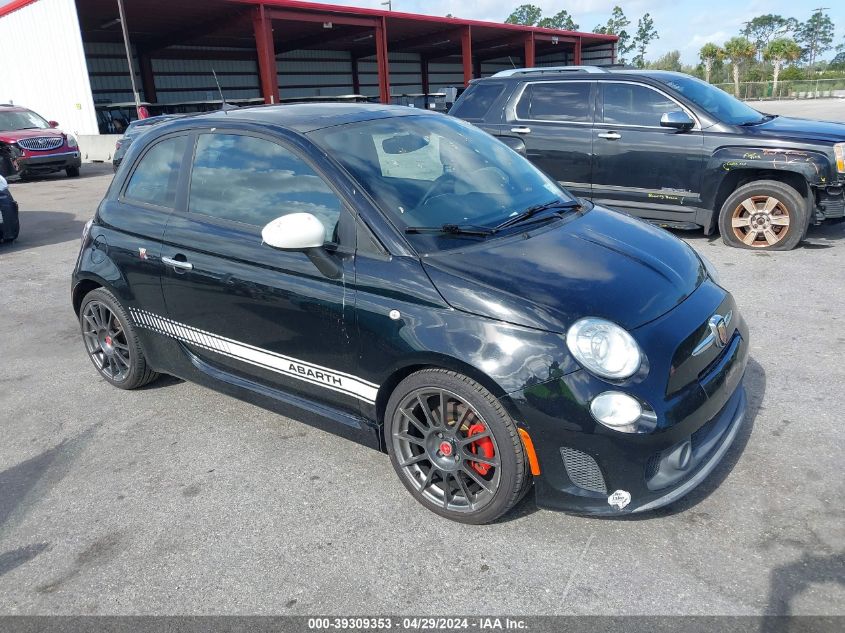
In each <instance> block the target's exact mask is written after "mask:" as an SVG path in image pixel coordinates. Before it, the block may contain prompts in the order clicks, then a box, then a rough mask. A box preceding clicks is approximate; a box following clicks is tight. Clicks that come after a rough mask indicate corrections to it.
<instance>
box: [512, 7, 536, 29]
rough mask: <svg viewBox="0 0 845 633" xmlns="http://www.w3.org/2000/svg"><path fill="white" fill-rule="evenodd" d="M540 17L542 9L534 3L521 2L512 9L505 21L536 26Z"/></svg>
mask: <svg viewBox="0 0 845 633" xmlns="http://www.w3.org/2000/svg"><path fill="white" fill-rule="evenodd" d="M541 17H543V10H542V9H541V8H540V7H538V6H537V5H536V4H521V5H519V6H518V7H517V8H516V9H514V10H513V13H511V14H510V15H509V16H508V18H507V20H505V23H506V24H524V25H526V26H536V25H537V22H539V21H540V18H541Z"/></svg>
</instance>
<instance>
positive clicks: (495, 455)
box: [385, 369, 530, 524]
mask: <svg viewBox="0 0 845 633" xmlns="http://www.w3.org/2000/svg"><path fill="white" fill-rule="evenodd" d="M385 440H386V443H387V449H388V453H389V454H390V460H391V462H392V463H393V467H394V469H395V470H396V472H397V473H398V475H399V478H400V479H401V480H402V483H403V484H404V485H405V487H406V488H407V489H408V490H409V491H410V493H411V494H412V495H413V496H414V497H415V498H416V499H417V500H418V501H419V502H420V503H422V504H423V505H424V506H426V507H427V508H428V509H430V510H432V511H433V512H436V513H437V514H439V515H441V516H444V517H447V518H449V519H453V520H455V521H460V522H462V523H476V524H479V523H489V522H491V521H494V520H495V519H497V518H498V517H500V516H501V515H503V514H504V513H505V512H507V511H508V510H510V509H511V508H512V507H513V506H514V504H515V503H516V502H517V501H519V499H520V498H521V497H522V495H523V494H524V492H525V491H526V490H527V488H528V485H529V483H530V478H529V475H528V469H527V463H526V456H525V451H524V448H523V446H522V440H521V439H520V436H519V433H518V431H517V427H516V425H515V424H514V422H513V420H512V419H511V417H510V415H508V413H507V412H506V411H505V409H504V408H503V407H502V405H501V403H500V402H499V401H498V400H497V399H496V398H495V397H494V396H493V395H492V394H491V393H490V392H489V391H488V390H487V389H485V388H484V387H483V386H481V385H480V384H478V383H477V382H475V381H474V380H472V379H470V378H468V377H466V376H463V375H461V374H458V373H455V372H451V371H446V370H443V369H425V370H422V371H419V372H417V373H415V374H411V375H410V376H408V377H407V378H405V380H403V381H402V382H401V383H399V385H398V386H397V387H396V389H395V390H394V392H393V394H392V395H391V397H390V401H389V402H388V405H387V409H386V412H385Z"/></svg>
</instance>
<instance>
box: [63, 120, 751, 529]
mask: <svg viewBox="0 0 845 633" xmlns="http://www.w3.org/2000/svg"><path fill="white" fill-rule="evenodd" d="M72 296H73V307H74V309H75V311H76V314H77V316H78V318H79V323H80V326H81V330H82V338H83V340H84V342H85V348H86V350H87V353H88V355H89V356H90V358H91V360H92V361H93V363H94V365H95V367H96V368H97V370H98V371H99V372H100V374H101V375H102V376H103V378H104V379H105V380H106V381H108V382H109V383H111V384H113V385H114V386H116V387H120V388H123V389H131V388H135V387H140V386H142V385H144V384H146V383H149V382H151V381H152V380H153V379H155V377H156V376H157V374H158V373H160V372H163V373H168V374H173V375H176V376H180V377H182V378H185V379H187V380H193V381H196V382H198V383H200V384H204V385H207V386H209V387H212V388H214V389H218V390H220V391H223V392H225V393H229V394H232V395H235V396H239V397H241V398H244V399H247V400H249V401H251V402H254V403H256V404H260V405H264V406H267V407H270V408H273V409H278V410H280V411H283V412H287V413H288V414H293V415H295V416H296V417H297V418H299V419H301V420H303V421H307V422H311V423H313V424H317V425H320V426H322V427H324V428H326V429H329V430H331V431H333V432H335V433H339V434H341V435H344V436H346V437H349V438H354V439H357V440H359V441H362V442H364V443H365V444H368V445H370V446H373V447H375V448H378V449H381V450H384V451H386V452H388V453H389V454H390V458H391V460H392V462H393V466H394V468H395V469H396V472H397V473H398V475H399V478H400V479H401V481H402V482H403V483H404V485H405V486H406V487H407V488H408V490H409V491H410V492H411V494H413V495H414V497H416V498H417V499H418V500H419V501H420V502H421V503H423V504H424V505H425V506H427V507H429V508H431V509H432V510H433V511H435V512H438V513H439V514H442V515H444V516H447V517H450V518H453V519H457V520H460V521H466V522H470V523H483V522H486V521H491V520H493V519H495V518H496V517H497V516H499V515H500V514H502V513H503V512H505V511H507V510H508V509H509V508H510V507H512V506H513V504H514V503H516V502H517V501H518V500H519V498H520V497H521V495H522V494H523V493H525V492H526V491H527V490H528V489H529V487H530V484H531V482H532V479H533V481H534V482H535V483H536V487H535V490H536V495H537V502H538V503H539V504H540V505H543V506H545V507H551V508H558V509H566V510H574V511H577V512H586V513H598V514H617V513H629V512H643V511H646V510H650V509H653V508H656V507H659V506H662V505H665V504H667V503H670V502H671V501H673V500H674V499H677V498H678V497H680V496H681V495H683V494H685V493H686V492H687V491H689V490H690V489H692V488H693V487H694V486H696V485H697V484H698V483H700V482H701V481H702V480H703V479H704V477H706V476H707V474H708V473H709V472H711V471H712V469H713V468H714V467H715V466H716V464H718V462H719V460H720V459H721V457H722V456H723V455H724V454H725V451H726V450H727V449H728V447H729V446H730V444H731V442H732V441H733V439H734V438H735V437H736V434H737V431H738V429H739V428H740V426H741V425H742V422H743V419H744V415H745V395H744V394H745V392H744V389H743V386H742V376H743V372H744V370H745V366H746V362H747V358H748V340H749V339H748V329H747V326H746V324H745V322H744V320H743V318H742V316H741V315H740V312H739V309H738V307H737V305H736V304H735V302H734V300H733V298H732V297H731V295H730V293H728V292H727V291H726V290H724V289H723V288H722V287H720V286H719V284H718V281H717V280H716V279H715V275H714V273H713V271H712V269H711V268H710V267H709V266H708V265H707V263H706V262H705V261H704V260H703V259H701V258H699V257H698V256H697V255H696V253H695V252H694V251H693V250H692V249H691V248H690V247H689V246H688V245H687V244H685V243H684V242H683V241H682V240H679V239H677V238H676V237H674V236H672V235H670V234H669V233H667V232H666V231H663V230H661V229H659V228H656V227H653V226H650V225H649V224H647V223H646V222H642V221H640V220H638V219H636V218H632V217H629V216H627V215H624V214H622V213H617V212H615V211H609V210H607V209H602V208H601V207H599V206H595V205H593V204H591V203H590V202H588V201H579V200H578V199H576V198H574V197H573V196H572V195H570V194H569V193H567V192H566V191H565V190H564V189H562V188H561V187H560V186H559V185H557V184H556V183H555V182H554V181H553V180H551V179H550V178H549V177H548V176H546V175H545V174H543V173H542V172H541V171H540V170H539V169H537V168H536V167H535V166H534V165H532V164H531V163H530V162H529V161H527V160H525V158H523V157H522V156H520V155H519V154H518V153H516V152H514V151H512V150H510V149H509V148H507V147H506V146H504V145H503V144H502V143H499V142H498V141H496V140H495V139H494V138H492V137H491V136H490V135H488V134H486V133H484V132H482V131H481V130H479V129H478V128H476V127H474V126H472V125H470V124H468V123H466V122H464V121H461V120H459V119H456V118H454V117H449V116H446V115H443V114H436V113H431V112H426V111H424V110H421V109H414V108H405V107H398V106H394V107H388V106H376V105H365V104H348V105H343V104H322V105H318V104H313V105H289V106H288V105H286V106H270V107H259V108H244V109H241V110H237V111H233V112H228V113H226V114H224V113H214V114H205V115H201V116H195V117H185V118H183V119H179V120H176V121H169V122H167V123H162V124H161V125H157V126H155V127H153V128H152V129H151V130H150V131H149V132H147V133H145V134H144V135H143V136H140V137H139V138H138V139H137V140H136V141H135V142H134V143H133V144H132V146H131V147H130V148H129V151H128V152H127V154H126V158H125V162H124V165H123V166H122V167H121V168H120V169H119V170H118V172H117V175H116V176H115V178H114V181H113V182H112V185H111V187H110V188H109V191H108V193H107V194H106V197H105V199H104V200H103V202H102V203H101V204H100V207H99V209H98V210H97V213H96V215H95V217H94V219H93V221H91V222H89V223H88V224H87V225H86V231H85V234H84V236H83V240H82V249H81V252H80V255H79V259H78V261H77V265H76V269H75V271H74V275H73V295H72Z"/></svg>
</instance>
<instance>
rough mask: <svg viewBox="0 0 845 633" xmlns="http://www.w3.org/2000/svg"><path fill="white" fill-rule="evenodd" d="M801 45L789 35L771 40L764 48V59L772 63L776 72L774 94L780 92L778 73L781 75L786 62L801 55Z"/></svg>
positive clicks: (794, 59)
mask: <svg viewBox="0 0 845 633" xmlns="http://www.w3.org/2000/svg"><path fill="white" fill-rule="evenodd" d="M801 52H802V51H801V47H800V46H798V44H797V43H796V42H795V40H793V39H791V38H788V37H779V38H778V39H776V40H772V41H771V42H769V45H768V46H766V48H765V49H764V50H763V59H765V60H766V61H767V62H771V63H772V71H773V73H774V77H773V79H774V85H773V86H772V96H773V97H774V96H777V93H778V75H780V69H781V66H783V64H784V63H785V62H794V61H797V60H798V59H800V57H801Z"/></svg>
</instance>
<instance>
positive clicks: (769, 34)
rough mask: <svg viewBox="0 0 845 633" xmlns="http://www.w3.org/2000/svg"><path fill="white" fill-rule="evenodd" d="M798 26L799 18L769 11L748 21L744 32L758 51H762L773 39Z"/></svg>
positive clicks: (790, 31)
mask: <svg viewBox="0 0 845 633" xmlns="http://www.w3.org/2000/svg"><path fill="white" fill-rule="evenodd" d="M797 28H798V20H796V19H795V18H785V17H783V16H781V15H772V14H771V13H767V14H766V15H759V16H757V17H756V18H754V19H753V20H750V21H748V22H746V23H745V28H744V29H742V34H743V35H744V36H745V37H747V38H748V39H749V40H751V41H752V42H753V43H754V46H756V47H757V51H758V52H761V53H762V51H763V50H765V48H766V47H767V46H768V45H769V42H771V41H772V40H773V39H776V38H778V37H783V36H785V35H786V34H787V33H792V32H793V31H795V30H796V29H797Z"/></svg>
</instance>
